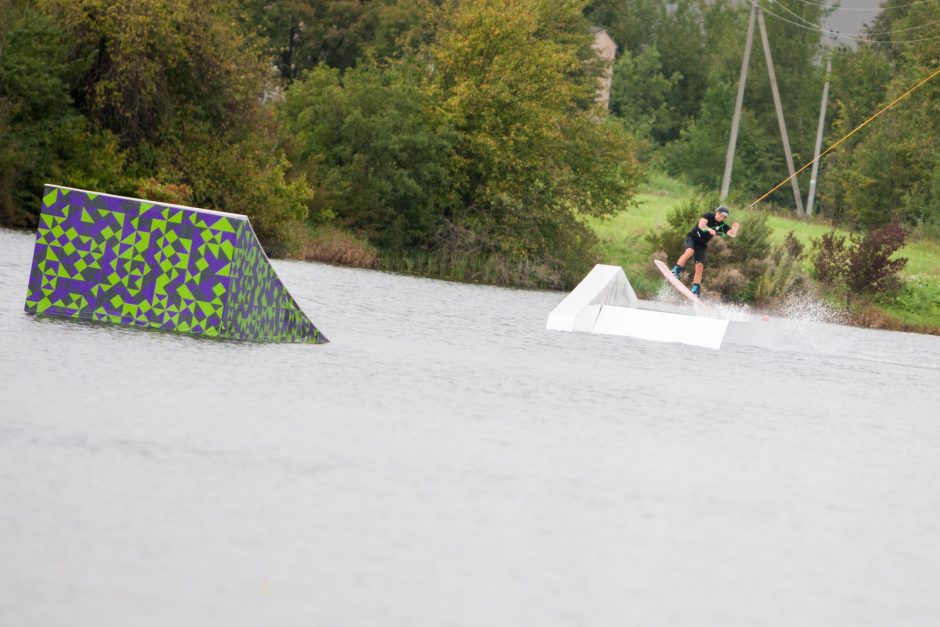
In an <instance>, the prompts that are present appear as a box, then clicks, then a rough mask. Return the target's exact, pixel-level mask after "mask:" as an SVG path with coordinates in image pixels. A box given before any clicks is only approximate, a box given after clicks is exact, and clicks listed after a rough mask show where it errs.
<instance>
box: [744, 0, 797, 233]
mask: <svg viewBox="0 0 940 627" xmlns="http://www.w3.org/2000/svg"><path fill="white" fill-rule="evenodd" d="M755 4H756V3H755ZM757 25H758V26H759V27H760V36H761V41H762V43H763V45H764V58H765V59H766V60H767V74H768V75H769V76H770V89H771V91H772V92H773V96H774V106H775V107H776V109H777V123H778V124H779V126H780V138H781V139H782V140H783V154H784V155H785V156H786V158H787V168H789V170H790V185H791V186H792V187H793V200H794V201H795V202H796V213H797V215H799V216H802V215H803V195H802V194H801V193H800V184H799V182H798V181H797V180H796V168H794V167H793V154H792V153H791V152H790V137H789V136H788V135H787V123H786V122H785V121H784V119H783V105H782V104H781V103H780V92H779V90H778V89H777V75H776V74H775V73H774V61H773V57H772V56H771V54H770V42H769V41H768V40H767V26H766V25H765V24H764V14H763V13H761V10H760V7H758V8H757Z"/></svg>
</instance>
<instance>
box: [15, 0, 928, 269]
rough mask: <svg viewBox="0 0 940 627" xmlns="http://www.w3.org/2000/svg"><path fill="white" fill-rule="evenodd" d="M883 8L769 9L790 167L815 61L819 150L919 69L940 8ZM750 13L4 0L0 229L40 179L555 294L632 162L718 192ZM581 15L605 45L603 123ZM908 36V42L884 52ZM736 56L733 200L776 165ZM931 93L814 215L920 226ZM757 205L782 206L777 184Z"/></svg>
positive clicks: (758, 96) (773, 175)
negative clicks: (825, 29) (329, 239)
mask: <svg viewBox="0 0 940 627" xmlns="http://www.w3.org/2000/svg"><path fill="white" fill-rule="evenodd" d="M902 4H903V2H902V0H889V1H888V2H887V3H885V5H884V11H883V12H882V13H881V14H880V16H879V17H878V19H877V21H876V22H874V23H873V24H872V25H871V26H870V27H869V30H870V32H871V33H873V35H872V41H871V42H868V43H866V42H862V43H861V44H860V45H858V46H857V47H854V48H839V49H835V50H828V51H826V50H823V49H822V48H821V47H820V43H821V37H822V34H821V32H820V31H819V30H818V28H817V29H816V30H814V29H812V28H805V29H798V30H794V29H793V27H792V26H791V25H789V24H787V23H785V22H782V21H774V20H771V19H768V22H767V25H768V29H769V31H770V39H771V42H772V46H773V52H774V58H775V62H776V69H777V77H778V80H779V82H780V86H781V93H782V95H783V101H784V109H785V112H786V116H787V123H788V126H789V131H790V137H791V142H792V144H793V148H794V152H795V154H796V160H797V162H803V161H805V160H808V159H809V158H810V157H811V155H812V145H813V140H814V137H815V132H816V117H817V115H818V106H819V94H820V90H821V87H822V83H823V80H824V78H825V77H824V76H823V70H822V67H823V65H824V64H823V63H821V60H822V58H823V56H825V55H829V56H831V58H832V62H833V75H832V85H833V86H832V104H831V106H830V116H829V123H828V128H829V131H828V138H829V140H830V141H831V140H833V139H835V138H836V137H838V136H841V134H843V133H844V132H847V130H849V129H851V128H852V127H854V125H856V124H857V123H858V122H860V121H861V120H863V119H864V118H865V117H866V116H867V115H869V114H870V113H871V112H872V111H874V110H876V109H877V107H878V106H880V105H881V104H884V103H885V102H888V101H889V100H890V99H891V98H893V97H894V96H896V95H897V94H898V93H900V92H901V91H903V89H905V88H906V87H907V86H908V85H909V84H911V83H912V82H913V81H914V80H916V79H917V78H918V77H919V76H921V75H922V74H923V73H924V72H925V70H927V69H928V68H931V67H933V66H936V65H937V60H938V58H940V34H938V33H937V27H936V24H937V23H940V14H938V11H940V5H937V4H931V3H918V4H916V5H910V6H901V5H902ZM908 4H909V3H908ZM775 5H776V6H783V7H786V8H788V9H790V10H792V11H793V12H794V13H797V14H798V15H799V16H800V17H801V19H802V20H803V21H804V22H805V23H806V24H808V25H817V26H818V25H819V24H821V20H822V19H823V18H824V17H825V13H824V10H823V9H822V8H821V7H820V6H819V4H817V3H808V2H805V1H801V0H783V2H778V3H775ZM748 11H749V6H748V5H744V4H739V3H737V2H732V1H731V0H678V1H677V2H675V3H669V4H666V3H663V2H661V1H660V0H631V1H630V2H624V1H623V0H593V1H587V0H498V1H497V0H461V1H460V2H454V1H452V0H371V1H369V0H203V1H196V0H0V138H2V139H0V223H2V224H4V225H8V226H31V225H33V224H34V223H35V221H36V215H37V213H38V208H39V203H40V198H39V196H40V194H41V190H42V185H43V184H44V183H46V182H53V183H60V184H64V185H70V186H74V187H82V188H87V189H95V190H106V191H109V192H112V193H118V194H125V195H138V196H144V197H147V198H151V199H155V200H164V201H173V202H181V203H186V204H192V205H195V206H201V207H207V208H219V209H224V210H227V211H234V212H241V213H246V214H248V215H249V216H250V217H251V219H252V222H253V223H254V225H255V230H256V231H257V232H258V234H259V237H261V238H262V241H263V243H264V245H265V247H266V248H267V249H268V250H269V251H270V252H271V253H272V254H276V255H277V254H291V253H292V252H294V251H296V250H297V249H298V248H299V247H301V246H302V245H303V242H304V241H305V239H308V238H309V237H311V233H312V232H316V231H317V230H318V229H322V228H325V227H333V228H337V229H341V230H342V231H343V232H347V233H350V234H353V235H354V236H355V237H357V238H360V239H361V240H362V241H364V242H366V243H367V245H368V246H371V247H374V249H375V250H377V251H379V252H380V254H382V255H395V254H399V255H409V254H413V253H420V254H425V255H437V256H438V257H440V258H448V259H459V258H468V257H486V258H493V259H498V260H501V262H505V263H508V264H524V265H525V267H527V268H532V269H533V272H534V274H535V275H536V276H537V277H538V281H537V282H538V283H539V284H543V285H555V286H560V285H565V284H570V282H571V281H572V280H574V279H576V278H578V277H580V276H582V275H583V272H584V270H585V269H586V267H588V266H589V265H590V263H592V262H593V261H594V260H595V257H594V250H595V249H594V246H595V243H596V240H595V237H594V235H593V232H592V230H591V229H590V228H589V226H588V225H587V223H586V218H587V217H588V216H607V215H612V214H614V213H617V212H620V211H623V210H625V209H627V208H628V207H629V206H630V203H631V201H632V198H633V196H634V195H635V193H636V192H637V189H638V187H639V185H640V183H641V179H642V175H643V172H644V171H645V170H649V169H663V170H666V171H668V172H670V173H672V174H673V175H676V176H681V177H682V178H685V179H687V180H689V181H691V182H693V183H695V184H697V185H701V186H703V187H704V188H707V189H717V186H718V184H719V182H720V177H721V173H722V167H723V160H724V154H725V150H726V147H727V136H728V131H729V128H730V117H731V116H730V113H731V110H732V107H733V99H734V94H735V90H736V87H737V74H738V71H739V68H740V59H741V49H742V47H743V35H744V29H745V27H746V22H747V18H748ZM924 24H927V25H928V27H927V28H919V27H920V26H922V25H924ZM930 24H934V26H933V27H929V25H930ZM592 26H601V27H603V28H605V29H607V31H608V32H609V33H610V34H611V36H612V37H613V39H614V40H615V41H616V42H617V43H618V46H619V50H618V57H617V60H616V61H615V64H614V67H613V84H612V91H611V97H610V114H609V115H608V114H606V113H605V112H604V111H603V110H602V109H601V108H600V107H599V106H598V104H597V102H596V99H595V94H596V89H597V84H598V80H599V78H600V77H601V76H602V74H603V72H604V71H605V68H604V67H603V64H602V63H601V62H600V60H599V59H598V58H597V56H596V54H595V52H594V50H593V48H592V42H593V34H592V31H591V27H592ZM918 28H919V30H914V31H911V30H910V29H918ZM912 32H913V33H917V37H916V39H917V40H918V41H917V42H914V43H906V44H892V43H891V39H892V38H893V39H894V40H896V41H899V42H900V41H907V40H911V39H915V37H911V33H912ZM874 33H878V35H877V36H875V35H874ZM885 33H887V35H886V34H885ZM931 33H933V35H931ZM931 36H933V37H935V38H936V39H931V38H930V37H931ZM920 40H923V41H920ZM752 63H753V65H752V67H751V73H750V79H749V83H748V91H747V94H746V96H745V115H744V117H743V121H742V130H741V134H740V139H739V145H738V150H737V156H736V164H735V178H734V184H733V189H734V190H735V193H736V194H738V198H743V199H748V198H753V197H755V196H756V195H758V194H760V193H762V192H764V191H766V189H768V188H769V187H771V186H772V185H774V184H775V183H776V182H777V181H779V179H780V178H781V177H782V176H784V175H785V172H786V167H785V165H784V161H783V156H782V151H781V149H780V140H779V136H778V134H777V127H776V118H775V114H774V109H773V106H772V103H771V100H770V87H769V84H768V82H767V78H766V76H767V75H766V72H765V71H763V65H762V64H763V57H762V56H761V55H759V54H755V55H754V58H753V59H752ZM938 89H940V86H936V85H931V86H928V87H925V93H924V94H921V95H920V96H919V97H918V98H917V99H913V98H912V99H911V101H910V102H909V103H907V104H905V106H904V107H903V108H899V110H898V111H897V112H896V113H892V114H891V116H890V117H886V120H885V121H884V122H883V123H882V122H880V123H879V124H878V125H877V126H875V127H873V129H872V131H871V132H866V133H864V134H859V135H858V137H857V138H853V140H852V141H851V142H849V143H847V145H846V146H844V148H842V149H840V151H839V152H838V153H834V154H833V157H831V158H830V159H828V160H827V161H826V162H825V163H824V167H823V170H822V175H821V182H820V185H819V201H818V205H817V206H818V207H819V209H820V210H821V211H822V213H823V214H824V215H826V216H828V217H831V218H832V219H834V220H836V221H841V222H843V223H846V224H849V225H852V226H861V227H875V226H879V225H881V224H884V223H887V222H890V221H891V220H892V219H898V220H901V221H903V222H904V223H906V224H908V225H909V226H918V227H920V228H923V229H930V228H935V229H938V230H940V227H938V226H937V225H938V224H940V157H938V154H940V151H938V150H937V149H936V142H937V137H938V130H940V129H938V124H940V122H938V120H940V115H937V114H938V111H937V107H938V105H937V102H938V98H937V90H938ZM804 188H805V182H804ZM771 201H772V202H773V203H775V204H776V205H777V206H779V207H781V208H782V209H783V210H786V209H787V208H788V207H789V203H791V202H792V196H791V197H790V198H789V199H788V197H787V192H786V191H781V192H777V193H776V194H775V195H773V196H772V197H771Z"/></svg>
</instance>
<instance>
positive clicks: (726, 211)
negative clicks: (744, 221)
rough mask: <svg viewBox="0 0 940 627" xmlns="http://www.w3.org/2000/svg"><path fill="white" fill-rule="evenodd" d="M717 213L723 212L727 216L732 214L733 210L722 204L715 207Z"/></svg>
mask: <svg viewBox="0 0 940 627" xmlns="http://www.w3.org/2000/svg"><path fill="white" fill-rule="evenodd" d="M715 213H723V214H725V215H726V216H730V215H731V212H730V211H729V210H728V208H727V207H725V206H724V205H722V206H720V207H718V208H717V209H715Z"/></svg>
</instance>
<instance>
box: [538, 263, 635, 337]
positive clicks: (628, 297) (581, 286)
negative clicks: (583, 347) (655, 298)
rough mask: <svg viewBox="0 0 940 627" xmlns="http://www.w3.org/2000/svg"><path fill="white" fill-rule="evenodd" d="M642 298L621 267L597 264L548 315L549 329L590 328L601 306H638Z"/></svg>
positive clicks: (577, 329)
mask: <svg viewBox="0 0 940 627" xmlns="http://www.w3.org/2000/svg"><path fill="white" fill-rule="evenodd" d="M638 304H639V301H638V300H637V297H636V292H634V291H633V286H632V285H630V281H628V280H627V275H626V274H624V273H623V268H621V267H620V266H605V265H603V264H597V265H596V266H594V269H593V270H591V271H590V272H589V273H588V275H587V276H586V277H584V279H582V280H581V282H580V283H578V285H577V287H575V288H574V289H573V290H572V291H571V293H570V294H568V296H567V297H566V298H565V300H563V301H561V302H560V303H559V304H558V306H557V307H555V308H554V309H553V310H552V312H551V313H550V314H548V322H547V323H546V325H545V328H546V329H552V330H555V331H590V327H593V326H594V320H595V319H596V318H597V315H598V313H599V312H600V306H601V305H619V306H623V307H636V306H637V305H638Z"/></svg>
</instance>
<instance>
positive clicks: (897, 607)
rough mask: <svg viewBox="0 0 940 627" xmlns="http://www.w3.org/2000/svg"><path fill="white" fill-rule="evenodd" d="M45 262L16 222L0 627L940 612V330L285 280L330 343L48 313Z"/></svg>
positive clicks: (2, 335) (922, 619) (384, 283)
mask: <svg viewBox="0 0 940 627" xmlns="http://www.w3.org/2000/svg"><path fill="white" fill-rule="evenodd" d="M31 255H32V238H31V237H30V236H29V235H24V234H22V233H11V232H9V231H0V384H2V397H0V625H4V626H6V625H10V626H27V625H42V626H46V625H69V626H73V625H94V626H96V627H97V626H111V625H115V626H118V625H120V626H125V625H148V626H149V625H154V626H157V625H161V626H162V625H174V626H179V625H226V626H233V625H239V626H240V625H245V626H248V625H317V626H332V625H354V626H364V625H401V626H415V625H429V626H442V625H459V626H482V625H487V626H494V625H498V626H503V625H505V626H507V627H508V626H523V625H525V626H529V625H531V626H556V625H558V626H561V625H592V626H593V625H664V626H665V625H669V626H672V625H741V626H753V625H847V626H848V625H851V626H856V625H872V626H876V625H877V626H882V625H937V624H940V595H938V594H937V590H940V409H938V407H940V338H936V337H927V336H919V335H910V334H900V333H886V332H878V331H870V330H860V329H852V328H846V327H838V326H833V325H825V324H821V323H814V322H805V321H804V322H793V321H785V320H774V321H771V322H770V323H766V324H765V326H763V327H760V326H758V327H755V328H754V329H753V333H751V334H750V335H749V337H748V338H747V340H746V341H740V342H738V343H731V342H729V343H727V344H726V345H725V346H724V347H723V348H722V350H720V351H712V350H707V349H699V348H691V347H685V346H680V345H670V344H654V343H647V342H642V341H639V340H632V339H629V338H616V337H602V336H592V335H585V334H569V333H557V332H550V331H546V330H545V328H544V327H545V318H546V315H547V314H548V312H549V311H550V310H551V309H552V307H554V306H555V305H556V304H557V303H558V302H559V301H560V300H561V299H562V298H563V294H560V293H549V292H528V291H518V290H507V289H497V288H490V287H478V286H471V285H460V284H452V283H443V282H438V281H430V280H422V279H416V278H409V277H402V276H395V275H389V274H382V273H378V272H368V271H361V270H352V269H345V268H336V267H331V266H326V265H319V264H305V263H295V262H275V266H276V269H277V271H278V272H279V274H280V275H281V277H282V279H283V280H284V281H285V283H286V284H287V285H288V287H289V289H290V290H291V292H292V293H293V295H294V296H295V298H296V299H297V300H298V301H299V302H300V304H301V305H302V306H303V308H304V309H305V310H306V311H307V313H308V314H309V315H310V317H311V318H312V319H313V320H314V322H315V323H316V324H317V325H318V326H319V327H320V328H321V330H322V331H323V332H324V333H325V334H326V335H327V336H328V337H329V338H330V340H331V343H329V344H326V345H322V346H292V345H252V344H239V343H229V342H222V341H211V340H200V339H194V338H191V337H185V336H181V335H174V334H168V333H155V332H141V331H134V330H129V329H123V328H118V327H111V326H106V325H89V324H81V323H74V322H68V321H58V320H52V319H43V318H37V317H31V316H27V315H25V314H24V313H23V302H24V299H25V295H26V280H27V276H28V273H29V264H30V260H31ZM755 324H759V322H758V323H755Z"/></svg>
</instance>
